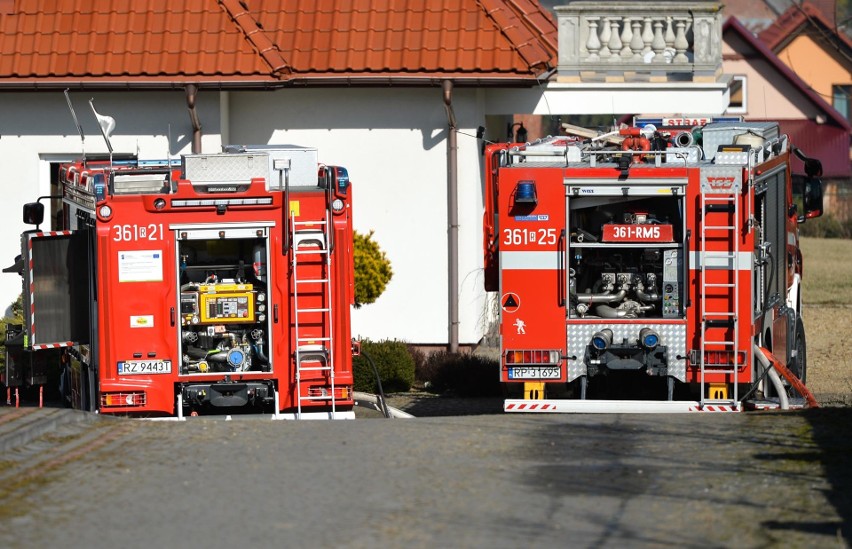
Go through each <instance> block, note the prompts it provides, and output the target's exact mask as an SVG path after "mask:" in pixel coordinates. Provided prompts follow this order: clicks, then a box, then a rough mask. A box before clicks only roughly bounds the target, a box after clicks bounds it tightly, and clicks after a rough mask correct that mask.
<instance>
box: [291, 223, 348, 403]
mask: <svg viewBox="0 0 852 549" xmlns="http://www.w3.org/2000/svg"><path fill="white" fill-rule="evenodd" d="M330 225H331V223H330V220H329V218H328V216H327V215H326V216H324V217H323V219H322V220H320V221H296V220H295V215H293V212H291V215H290V230H291V234H292V235H293V245H292V253H291V257H292V259H291V261H292V268H293V308H294V311H293V317H294V324H295V338H296V341H295V343H296V350H295V362H296V393H297V412H296V419H302V402H305V401H315V400H330V401H331V418H332V419H334V418H335V415H336V412H337V408H336V397H337V394H336V387H335V380H334V332H333V330H334V328H333V325H334V323H333V317H332V314H331V312H332V307H331V303H332V302H331V253H330V252H331V251H330V249H329V248H330V246H329V242H330V241H331V238H330V234H329V232H330V230H331V227H330ZM311 256H313V257H312V258H311ZM318 271H319V273H320V275H319V277H317V276H316V273H317V272H318ZM309 273H313V274H309ZM306 286H312V287H313V288H314V289H312V290H309V291H306V290H305V289H304V288H305V287H306ZM316 288H319V289H316ZM309 295H310V296H312V297H313V298H312V299H310V301H312V302H313V303H312V305H316V304H317V303H316V302H317V301H319V306H306V305H305V302H306V301H308V300H309V299H308V296H309ZM317 298H319V299H317ZM318 317H319V318H320V319H321V321H320V322H317V321H316V319H317V318H318ZM306 324H310V325H313V326H316V325H319V326H320V330H322V332H321V335H318V336H317V335H315V334H311V335H308V334H307V333H306V330H305V325H306ZM307 372H327V375H328V380H329V384H330V386H331V387H330V388H331V392H330V394H305V393H304V390H303V388H302V377H303V374H305V373H307Z"/></svg>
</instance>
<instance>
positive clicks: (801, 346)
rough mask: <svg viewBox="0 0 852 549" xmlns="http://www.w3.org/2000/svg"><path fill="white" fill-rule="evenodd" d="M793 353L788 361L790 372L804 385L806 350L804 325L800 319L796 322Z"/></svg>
mask: <svg viewBox="0 0 852 549" xmlns="http://www.w3.org/2000/svg"><path fill="white" fill-rule="evenodd" d="M793 351H794V353H795V356H794V357H793V358H792V359H791V360H790V371H792V372H793V374H795V376H796V377H798V378H799V379H800V380H801V381H802V383H805V382H807V376H808V348H807V342H806V340H805V325H804V323H803V322H802V319H801V318H800V319H798V320H796V336H795V339H794V343H793Z"/></svg>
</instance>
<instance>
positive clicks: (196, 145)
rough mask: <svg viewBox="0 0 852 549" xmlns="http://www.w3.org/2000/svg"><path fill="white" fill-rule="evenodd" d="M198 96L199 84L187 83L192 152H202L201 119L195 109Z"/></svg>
mask: <svg viewBox="0 0 852 549" xmlns="http://www.w3.org/2000/svg"><path fill="white" fill-rule="evenodd" d="M197 98H198V85H197V84H187V85H186V106H187V107H188V108H189V121H190V122H191V123H192V154H200V153H201V120H199V119H198V111H196V110H195V100H196V99H197Z"/></svg>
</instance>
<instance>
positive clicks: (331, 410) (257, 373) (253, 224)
mask: <svg viewBox="0 0 852 549" xmlns="http://www.w3.org/2000/svg"><path fill="white" fill-rule="evenodd" d="M59 183H60V186H61V189H62V196H61V202H62V209H61V221H60V222H59V228H58V229H54V230H52V231H42V230H39V229H38V228H36V230H33V231H28V232H25V233H24V234H23V236H22V253H21V258H20V260H19V261H18V263H17V264H16V266H15V268H14V269H12V270H15V271H18V272H20V274H21V276H22V277H23V279H24V292H23V296H24V309H25V323H24V326H23V327H22V329H21V330H20V331H19V333H17V334H16V333H14V331H13V332H12V333H10V334H7V348H8V350H9V355H8V356H9V357H10V359H9V360H10V364H9V365H8V375H7V383H9V384H16V383H17V384H22V383H25V382H27V381H29V382H30V383H32V382H34V381H35V382H42V383H43V382H44V380H43V379H42V378H44V377H45V375H46V373H45V372H46V360H45V358H44V357H49V360H47V362H49V361H51V360H55V361H56V362H57V363H58V362H59V361H61V364H62V366H61V368H62V372H63V373H62V376H61V387H62V393H63V397H64V398H65V399H66V400H67V401H68V402H69V403H72V404H73V405H74V406H75V407H77V408H81V409H86V410H93V411H99V412H100V413H109V414H135V415H145V416H158V415H159V416H176V417H182V416H186V415H194V414H200V413H206V412H211V411H215V410H217V409H219V410H237V411H238V410H241V409H248V408H253V409H257V410H265V411H267V412H268V413H270V414H272V415H273V417H276V418H278V417H290V418H308V417H316V418H353V417H354V413H353V405H354V401H353V395H352V384H353V377H352V356H351V355H352V353H351V350H352V349H351V346H352V344H351V341H350V317H349V311H350V305H351V304H352V301H353V295H354V293H353V292H354V272H353V260H352V210H351V205H352V189H351V186H350V182H349V176H348V173H347V171H346V169H345V168H342V167H334V166H324V165H320V164H318V161H317V151H316V149H311V148H304V147H294V146H280V147H278V146H256V147H232V148H230V149H228V150H226V152H223V153H219V154H193V155H186V156H183V157H182V159H181V161H180V162H177V163H175V162H160V163H156V162H140V161H136V160H124V161H105V160H100V161H92V160H89V161H81V162H77V163H72V164H68V165H62V166H61V167H60V169H59ZM43 209H44V208H43V206H42V204H41V203H40V202H39V203H32V204H27V205H26V206H25V207H24V219H25V222H28V223H33V224H35V225H39V224H40V223H42V221H43ZM7 270H8V269H7ZM25 377H30V378H39V379H29V380H27V379H24V378H25Z"/></svg>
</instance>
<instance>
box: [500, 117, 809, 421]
mask: <svg viewBox="0 0 852 549" xmlns="http://www.w3.org/2000/svg"><path fill="white" fill-rule="evenodd" d="M577 133H579V134H582V136H578V135H576V134H577ZM796 156H798V157H799V158H800V159H802V161H803V162H804V168H805V172H806V173H805V175H802V176H799V175H795V174H793V173H792V165H793V158H794V157H796ZM485 165H486V211H485V218H484V229H485V267H486V269H485V272H486V289H487V290H489V291H495V292H498V295H499V299H500V336H501V357H502V358H501V368H500V376H501V380H502V381H503V382H505V383H506V384H507V385H508V386H509V388H510V389H512V388H517V391H516V392H517V393H520V392H521V391H523V394H522V395H517V396H518V398H509V399H507V400H506V402H505V405H504V408H505V410H506V411H510V412H515V411H524V412H530V411H535V412H572V411H590V412H596V411H638V412H641V411H659V412H664V411H692V410H696V411H698V410H701V411H733V410H740V409H742V408H743V406H744V405H745V404H755V405H756V406H763V405H766V406H772V405H779V406H781V407H788V406H789V405H790V403H791V402H793V403H796V402H797V401H795V400H792V397H791V398H788V392H789V393H792V395H793V397H803V396H806V395H807V391H806V389H805V387H804V385H803V382H804V381H805V377H806V364H807V363H806V347H805V329H804V324H803V322H802V295H801V280H802V254H801V250H800V249H799V239H798V224H799V223H801V222H803V221H804V220H805V219H807V218H810V217H814V216H817V215H820V214H821V211H822V190H821V183H820V182H819V179H818V177H819V175H820V174H821V166H820V163H819V162H818V161H817V160H815V159H811V158H808V157H807V156H805V154H804V153H803V152H802V151H800V150H799V149H797V148H796V147H795V145H794V144H792V143H791V142H790V140H789V139H788V138H787V136H785V135H783V134H781V133H780V131H779V126H778V124H776V123H746V122H739V121H728V122H716V123H709V124H706V125H705V124H699V123H697V122H695V121H686V122H685V121H674V120H662V119H660V120H655V121H645V122H642V123H639V124H637V126H636V127H630V128H622V129H619V130H615V131H613V132H610V133H601V134H597V133H594V132H593V133H592V134H589V133H587V132H575V135H572V136H563V137H557V138H548V139H545V140H541V141H539V142H536V143H527V144H498V145H490V146H489V147H488V148H487V152H486V159H485ZM655 380H656V381H658V383H656V384H655V383H653V382H654V381H655Z"/></svg>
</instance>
